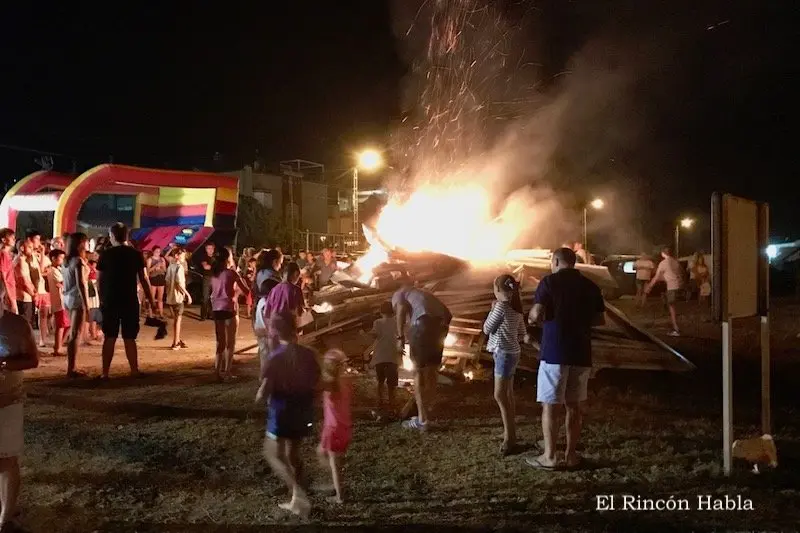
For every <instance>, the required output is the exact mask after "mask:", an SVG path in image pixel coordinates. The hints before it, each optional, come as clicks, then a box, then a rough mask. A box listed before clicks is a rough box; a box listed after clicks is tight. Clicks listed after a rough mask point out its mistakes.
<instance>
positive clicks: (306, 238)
mask: <svg viewBox="0 0 800 533" xmlns="http://www.w3.org/2000/svg"><path fill="white" fill-rule="evenodd" d="M295 243H296V244H297V245H298V246H297V248H304V249H306V250H311V251H314V252H319V251H320V250H322V249H323V248H330V249H331V250H333V251H335V252H342V253H354V252H358V251H359V250H361V246H360V242H359V241H358V240H357V239H354V238H353V235H352V233H315V232H313V231H298V232H296V234H295ZM297 248H295V249H297Z"/></svg>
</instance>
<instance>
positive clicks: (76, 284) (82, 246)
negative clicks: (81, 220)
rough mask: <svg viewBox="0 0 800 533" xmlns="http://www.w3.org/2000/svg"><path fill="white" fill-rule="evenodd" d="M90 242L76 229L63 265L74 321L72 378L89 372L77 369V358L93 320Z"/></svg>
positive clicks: (68, 305)
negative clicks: (86, 325)
mask: <svg viewBox="0 0 800 533" xmlns="http://www.w3.org/2000/svg"><path fill="white" fill-rule="evenodd" d="M88 242H89V238H88V237H87V236H86V234H84V233H73V234H72V235H70V236H69V239H68V241H67V259H66V264H65V266H64V269H63V272H64V308H65V309H67V310H69V322H70V330H69V337H68V340H67V377H70V378H79V377H83V376H85V375H86V374H84V373H83V372H78V371H77V370H75V361H76V359H77V355H78V341H79V340H80V338H81V334H82V332H83V325H84V324H86V323H87V322H88V321H89V265H88V264H87V262H86V254H87V251H86V245H87V243H88Z"/></svg>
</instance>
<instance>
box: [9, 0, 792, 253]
mask: <svg viewBox="0 0 800 533" xmlns="http://www.w3.org/2000/svg"><path fill="white" fill-rule="evenodd" d="M501 3H502V4H504V5H506V6H507V5H509V4H513V5H512V11H514V12H518V11H519V10H520V9H529V10H530V9H532V10H534V11H535V15H536V25H535V27H533V28H527V29H526V31H529V32H531V35H530V36H525V38H529V39H530V40H531V42H532V43H534V42H535V43H536V46H535V49H536V50H537V52H536V53H537V56H538V57H536V58H535V59H536V61H537V62H538V63H539V64H540V65H541V72H542V73H544V74H545V75H546V76H553V75H555V74H558V73H559V72H561V71H562V70H563V69H564V68H565V66H566V65H568V64H569V61H570V58H571V57H572V56H573V55H574V54H575V53H576V52H577V51H579V50H581V49H582V47H583V46H584V45H585V43H586V42H587V41H588V40H590V39H592V38H595V37H597V36H602V37H603V38H607V39H611V42H614V43H617V44H619V45H620V46H629V47H632V48H636V47H637V46H639V45H640V44H641V43H645V44H647V45H649V46H651V47H652V48H654V49H656V50H657V52H658V53H657V54H654V55H653V60H652V61H653V62H654V65H655V67H654V68H650V69H648V70H647V73H646V74H643V75H642V76H643V77H647V78H648V79H645V80H643V82H642V83H640V84H639V85H638V86H637V87H638V88H637V90H638V91H639V93H640V94H637V95H636V100H637V102H638V101H641V102H642V110H643V111H642V112H643V113H647V115H648V120H647V121H646V124H647V131H646V136H645V137H646V139H647V144H646V145H644V146H640V145H637V147H636V150H634V151H635V152H636V154H635V155H636V157H629V158H628V159H630V161H631V164H630V166H628V167H626V168H624V169H622V170H620V172H622V173H623V174H625V173H626V172H634V171H635V172H636V174H637V176H636V180H635V185H634V184H633V183H634V182H633V181H632V185H631V188H632V189H636V190H637V191H638V193H639V194H640V198H642V201H643V202H646V203H647V205H648V206H650V209H651V211H650V213H649V214H648V218H650V219H652V221H653V222H652V224H650V226H649V231H650V232H655V233H664V232H667V231H668V228H669V226H670V225H671V224H672V220H674V217H675V216H677V213H678V212H679V211H681V210H684V211H685V210H690V211H691V210H694V211H696V212H698V213H704V212H707V211H708V198H709V195H710V193H711V191H713V190H715V189H723V190H728V191H731V192H734V193H738V194H741V195H747V196H752V197H755V198H758V199H763V200H768V201H770V202H771V203H772V204H773V226H775V228H776V231H775V233H783V234H790V235H791V236H793V237H795V238H797V237H800V224H798V219H797V217H796V215H795V213H796V212H797V209H795V207H794V202H795V201H796V200H795V198H796V197H797V194H796V191H797V190H798V187H797V186H796V185H794V181H795V180H794V177H795V174H796V168H797V166H796V165H795V164H794V163H795V160H796V157H795V154H796V153H797V149H796V147H795V145H794V143H793V142H792V138H793V137H794V129H795V125H796V123H797V120H796V119H797V115H796V113H795V111H794V107H796V106H795V105H794V99H795V98H796V97H797V94H799V93H798V88H799V87H798V76H797V74H798V72H797V64H798V60H797V54H795V53H794V51H793V50H792V49H791V48H790V45H791V41H792V36H794V35H795V34H797V30H796V28H797V27H798V26H797V24H796V20H797V16H796V14H795V11H796V9H795V8H793V7H792V5H791V4H792V2H788V1H785V2H784V1H780V0H778V1H775V0H773V1H763V0H752V1H749V2H748V1H743V0H730V1H725V2H723V1H718V2H717V1H697V2H655V1H654V2H641V1H637V2H634V1H631V0H628V1H624V0H619V1H611V2H598V1H596V0H580V1H579V0H573V1H569V0H557V1H556V0H553V1H542V2H536V3H533V2H528V3H525V2H509V1H506V2H501ZM79 4H84V5H85V6H86V7H81V6H80V5H79ZM120 4H126V5H128V3H124V2H106V3H101V4H98V5H94V4H92V5H89V4H85V3H75V2H59V3H55V2H53V3H48V2H29V3H25V2H14V3H13V5H12V6H11V7H9V6H4V7H2V8H1V9H0V42H2V50H3V53H2V54H0V68H2V74H3V83H2V87H0V117H1V120H0V144H6V145H16V146H24V147H32V148H36V149H42V150H49V151H53V152H57V153H63V154H67V155H68V156H70V157H66V158H57V159H58V163H57V164H58V165H59V166H61V167H63V166H65V165H68V164H69V163H68V162H69V161H71V160H72V158H73V157H75V158H76V159H77V167H78V170H83V169H85V168H87V167H90V166H93V165H94V164H96V163H98V162H102V161H103V160H105V159H106V158H107V157H108V155H109V154H113V155H114V160H115V161H117V162H124V163H132V164H147V165H168V166H172V167H178V168H180V167H183V168H190V167H192V166H198V167H203V166H207V165H209V164H210V161H211V158H212V155H213V153H214V152H217V151H218V152H221V153H222V154H223V157H224V164H225V166H226V167H229V168H235V167H238V166H240V165H241V164H242V163H245V162H247V161H249V160H251V159H252V157H253V154H254V153H255V150H259V152H260V155H261V156H262V157H263V158H264V159H266V160H268V161H277V160H281V159H291V158H304V159H311V160H316V161H321V162H324V163H326V164H327V165H328V166H329V167H336V166H344V165H345V164H346V162H347V155H348V154H349V153H351V152H352V150H354V149H356V148H357V147H358V146H360V145H362V144H363V143H366V142H369V143H376V144H383V143H385V142H387V141H388V133H389V131H390V128H391V124H392V122H393V121H394V120H396V119H397V118H398V117H400V116H401V114H402V110H403V109H402V107H403V103H404V99H403V96H402V95H403V86H404V84H403V79H404V76H405V75H406V73H407V72H408V69H407V65H406V64H405V63H406V59H407V58H405V57H403V56H402V54H401V53H400V51H399V50H400V49H399V47H398V41H397V39H396V38H395V35H394V32H393V28H394V27H396V20H397V18H396V17H394V18H393V16H394V15H393V11H392V6H391V5H390V3H389V2H388V1H383V0H360V1H359V0H340V1H336V2H331V1H322V0H319V1H314V0H294V1H279V0H275V1H270V2H208V3H206V2H177V1H176V2H160V3H156V4H148V5H152V6H153V7H141V6H142V3H133V4H130V5H129V7H121V6H120ZM406 4H407V5H406V9H407V8H408V5H409V4H418V2H417V1H416V0H408V2H406ZM520 5H522V6H523V7H522V8H520ZM206 6H209V7H206ZM237 6H238V8H237ZM404 10H405V9H404ZM515 10H516V11H515ZM709 27H711V29H708V28H709ZM662 36H663V43H662V42H660V41H659V40H660V39H662ZM662 63H663V68H662V67H661V64H662ZM651 67H653V65H651ZM552 79H554V78H547V77H546V78H545V80H544V86H546V85H547V83H550V81H548V80H552ZM552 83H555V82H552ZM624 148H625V147H621V150H620V153H624V152H625V150H624ZM33 158H34V155H33V154H29V153H23V152H18V151H13V150H9V149H2V148H0V170H2V172H3V179H4V180H5V181H8V180H9V179H14V178H16V177H18V176H20V175H23V174H25V173H27V172H30V171H32V170H35V169H36V167H35V163H34V162H33ZM622 159H623V160H625V159H626V158H625V157H622ZM65 162H66V163H65ZM66 170H68V168H66ZM587 179H592V178H587ZM597 179H600V178H597ZM653 192H654V195H652V194H651V193H653Z"/></svg>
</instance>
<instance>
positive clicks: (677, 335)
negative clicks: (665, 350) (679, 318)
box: [667, 330, 681, 337]
mask: <svg viewBox="0 0 800 533" xmlns="http://www.w3.org/2000/svg"><path fill="white" fill-rule="evenodd" d="M667 335H668V336H670V337H680V336H681V332H680V331H678V330H673V331H670V332H669V333H667Z"/></svg>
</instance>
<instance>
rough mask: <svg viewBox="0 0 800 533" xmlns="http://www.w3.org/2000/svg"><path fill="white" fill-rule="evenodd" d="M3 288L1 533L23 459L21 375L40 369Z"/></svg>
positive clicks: (10, 527)
mask: <svg viewBox="0 0 800 533" xmlns="http://www.w3.org/2000/svg"><path fill="white" fill-rule="evenodd" d="M5 297H6V286H5V283H4V282H3V281H2V280H0V531H16V526H15V525H14V524H12V520H13V519H14V515H15V514H16V511H17V497H18V496H19V487H20V470H19V457H20V455H22V447H23V429H22V402H23V399H24V392H23V389H22V371H23V370H28V369H29V368H36V367H37V366H38V365H39V350H38V349H37V348H36V341H35V340H34V339H33V330H32V329H31V326H30V324H29V323H28V322H27V321H26V320H25V319H24V318H23V317H21V316H20V315H16V314H14V313H11V312H9V311H7V306H6V303H5Z"/></svg>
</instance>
